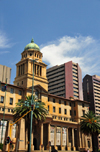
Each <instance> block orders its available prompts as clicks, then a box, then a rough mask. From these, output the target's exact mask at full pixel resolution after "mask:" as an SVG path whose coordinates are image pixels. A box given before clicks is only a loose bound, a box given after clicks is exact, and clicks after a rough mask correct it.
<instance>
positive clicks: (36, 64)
mask: <svg viewBox="0 0 100 152" xmlns="http://www.w3.org/2000/svg"><path fill="white" fill-rule="evenodd" d="M37 70H38V68H37V64H36V75H37V74H38V71H37Z"/></svg>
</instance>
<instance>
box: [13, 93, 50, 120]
mask: <svg viewBox="0 0 100 152" xmlns="http://www.w3.org/2000/svg"><path fill="white" fill-rule="evenodd" d="M33 99H34V104H33V106H34V105H35V106H34V110H33V118H34V119H35V120H36V121H44V120H45V119H46V115H47V114H48V110H47V109H46V108H45V103H44V102H41V101H39V100H35V97H34V96H33ZM31 100H32V96H28V97H26V101H24V100H20V101H19V102H18V103H16V107H15V108H14V110H13V113H14V120H16V119H18V118H20V117H21V116H23V115H24V114H25V113H26V112H28V111H29V110H31ZM25 103H27V105H28V106H27V105H26V104H25ZM36 105H38V106H36Z"/></svg>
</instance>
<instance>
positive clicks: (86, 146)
mask: <svg viewBox="0 0 100 152" xmlns="http://www.w3.org/2000/svg"><path fill="white" fill-rule="evenodd" d="M84 137H85V148H86V149H87V148H88V145H87V135H85V136H84Z"/></svg>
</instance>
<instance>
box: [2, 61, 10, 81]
mask: <svg viewBox="0 0 100 152" xmlns="http://www.w3.org/2000/svg"><path fill="white" fill-rule="evenodd" d="M6 78H7V83H10V78H11V68H9V67H7V66H5V65H1V64H0V81H1V82H4V83H5V82H6Z"/></svg>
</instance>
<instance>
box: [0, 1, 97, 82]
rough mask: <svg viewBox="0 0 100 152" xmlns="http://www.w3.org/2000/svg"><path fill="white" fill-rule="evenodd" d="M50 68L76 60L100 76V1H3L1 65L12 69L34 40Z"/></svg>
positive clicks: (0, 8) (0, 3) (0, 12)
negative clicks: (32, 39)
mask: <svg viewBox="0 0 100 152" xmlns="http://www.w3.org/2000/svg"><path fill="white" fill-rule="evenodd" d="M32 37H33V38H34V42H35V43H36V44H38V45H39V47H40V49H41V52H42V53H43V61H44V62H45V63H46V64H48V67H51V66H53V65H58V64H61V63H64V62H67V61H70V60H72V61H73V62H76V63H79V65H80V67H81V68H82V72H83V77H84V75H85V74H90V75H94V74H97V75H100V66H99V65H100V59H99V58H100V53H99V52H100V0H30V1H28V0H17V1H14V0H0V64H2V65H6V66H8V67H11V68H12V73H11V83H13V80H14V77H15V75H16V66H15V64H16V63H17V62H18V61H20V59H21V52H22V51H23V50H24V47H25V46H26V45H27V44H28V43H30V41H31V38H32Z"/></svg>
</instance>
